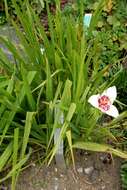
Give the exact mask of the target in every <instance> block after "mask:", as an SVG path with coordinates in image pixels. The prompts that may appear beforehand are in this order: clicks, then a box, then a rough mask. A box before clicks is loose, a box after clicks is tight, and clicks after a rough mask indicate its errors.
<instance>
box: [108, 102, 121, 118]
mask: <svg viewBox="0 0 127 190" xmlns="http://www.w3.org/2000/svg"><path fill="white" fill-rule="evenodd" d="M105 113H106V114H108V115H110V116H112V117H115V118H116V117H118V115H119V112H118V110H117V108H116V107H115V106H114V105H111V106H110V109H109V110H108V111H106V112H105Z"/></svg>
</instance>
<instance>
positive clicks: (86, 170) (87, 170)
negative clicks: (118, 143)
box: [84, 166, 94, 175]
mask: <svg viewBox="0 0 127 190" xmlns="http://www.w3.org/2000/svg"><path fill="white" fill-rule="evenodd" d="M93 170H94V167H93V166H90V167H89V168H85V169H84V172H85V174H87V175H91V174H92V172H93Z"/></svg>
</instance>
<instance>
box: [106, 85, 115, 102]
mask: <svg viewBox="0 0 127 190" xmlns="http://www.w3.org/2000/svg"><path fill="white" fill-rule="evenodd" d="M102 95H106V96H108V97H109V99H110V101H111V103H113V102H114V100H115V99H116V96H117V91H116V87H115V86H112V87H110V88H108V89H107V90H105V91H104V92H103V93H102Z"/></svg>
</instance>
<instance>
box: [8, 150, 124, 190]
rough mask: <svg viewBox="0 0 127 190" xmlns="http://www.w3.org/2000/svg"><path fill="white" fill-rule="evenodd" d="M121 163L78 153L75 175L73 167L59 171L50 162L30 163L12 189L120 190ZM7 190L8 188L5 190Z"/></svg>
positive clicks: (99, 156)
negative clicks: (49, 164)
mask: <svg viewBox="0 0 127 190" xmlns="http://www.w3.org/2000/svg"><path fill="white" fill-rule="evenodd" d="M120 165H121V160H120V159H118V158H113V161H112V163H110V160H108V159H107V155H106V154H98V153H95V154H93V153H89V154H88V153H87V152H78V153H77V155H76V172H75V171H74V170H73V167H71V166H70V167H69V168H68V169H67V170H60V169H58V168H57V166H56V165H54V163H52V164H51V166H50V167H46V166H40V165H38V164H35V163H34V162H32V164H31V167H30V168H29V169H26V170H24V171H23V173H22V174H21V176H20V177H19V181H18V183H17V188H16V190H121V184H120V176H119V175H120V172H119V170H120ZM8 189H9V188H8Z"/></svg>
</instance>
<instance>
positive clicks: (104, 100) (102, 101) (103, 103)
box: [98, 95, 111, 111]
mask: <svg viewBox="0 0 127 190" xmlns="http://www.w3.org/2000/svg"><path fill="white" fill-rule="evenodd" d="M110 105H111V102H110V99H109V97H108V96H106V95H103V96H101V97H100V98H99V99H98V106H99V108H101V109H102V110H103V111H108V110H109V109H110Z"/></svg>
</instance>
